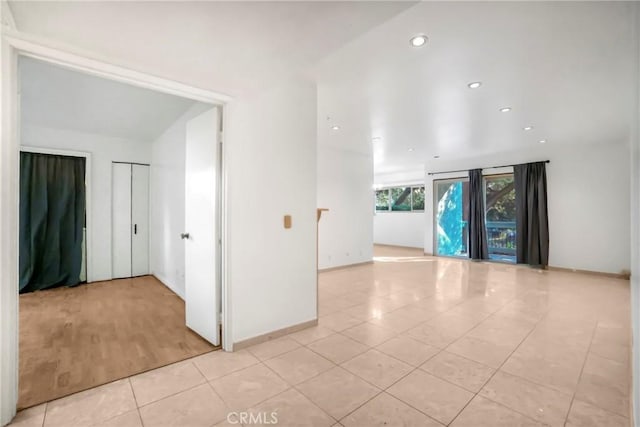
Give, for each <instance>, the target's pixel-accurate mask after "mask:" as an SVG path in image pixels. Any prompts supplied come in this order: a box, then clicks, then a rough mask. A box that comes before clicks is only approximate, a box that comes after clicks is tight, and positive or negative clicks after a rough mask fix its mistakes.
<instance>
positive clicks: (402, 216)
mask: <svg viewBox="0 0 640 427" xmlns="http://www.w3.org/2000/svg"><path fill="white" fill-rule="evenodd" d="M425 203H428V201H425ZM424 229H425V217H424V212H378V213H376V214H375V215H374V216H373V241H374V242H375V243H376V244H381V245H393V246H405V247H408V248H420V249H422V248H424Z"/></svg>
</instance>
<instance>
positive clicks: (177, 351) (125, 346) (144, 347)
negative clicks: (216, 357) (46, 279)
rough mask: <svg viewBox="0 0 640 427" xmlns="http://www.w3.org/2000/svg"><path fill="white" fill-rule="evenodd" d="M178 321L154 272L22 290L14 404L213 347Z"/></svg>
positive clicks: (171, 298) (172, 300)
mask: <svg viewBox="0 0 640 427" xmlns="http://www.w3.org/2000/svg"><path fill="white" fill-rule="evenodd" d="M184 319H185V308H184V301H183V300H182V299H180V298H179V297H178V296H177V295H176V294H174V293H173V292H172V291H170V290H169V289H168V288H167V287H165V286H164V285H163V284H162V283H160V282H159V281H158V280H157V279H156V278H154V277H152V276H144V277H138V278H133V279H120V280H113V281H108V282H95V283H91V284H89V285H82V286H78V287H75V288H57V289H52V290H47V291H40V292H33V293H29V294H24V295H21V296H20V385H19V392H20V396H19V401H18V408H26V407H29V406H33V405H36V404H39V403H42V402H45V401H49V400H53V399H56V398H59V397H61V396H65V395H68V394H71V393H75V392H77V391H80V390H85V389H88V388H91V387H95V386H97V385H100V384H105V383H108V382H111V381H114V380H117V379H120V378H125V377H128V376H131V375H133V374H136V373H140V372H144V371H147V370H150V369H154V368H158V367H160V366H164V365H167V364H170V363H173V362H176V361H179V360H184V359H187V358H190V357H193V356H197V355H199V354H203V353H207V352H210V351H212V350H214V349H215V347H213V346H212V345H210V344H209V343H208V342H206V341H205V340H203V339H202V338H200V337H199V336H198V335H197V334H195V333H193V332H192V331H190V330H189V329H187V327H186V326H185V321H184Z"/></svg>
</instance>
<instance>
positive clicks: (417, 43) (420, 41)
mask: <svg viewBox="0 0 640 427" xmlns="http://www.w3.org/2000/svg"><path fill="white" fill-rule="evenodd" d="M427 41H429V38H428V37H427V36H425V35H424V34H418V35H417V36H413V37H411V40H409V43H411V46H413V47H422V46H424V45H425V44H427Z"/></svg>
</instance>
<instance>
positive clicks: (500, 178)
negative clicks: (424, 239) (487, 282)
mask: <svg viewBox="0 0 640 427" xmlns="http://www.w3.org/2000/svg"><path fill="white" fill-rule="evenodd" d="M433 184H434V189H433V190H434V191H433V195H434V217H435V218H434V219H435V221H434V228H435V229H434V248H435V251H434V253H435V255H444V256H455V257H465V258H466V257H468V251H467V248H468V242H469V228H468V221H469V180H468V179H467V178H457V179H447V180H437V181H434V182H433ZM515 199H516V192H515V187H514V181H513V174H512V173H510V174H504V175H490V176H485V177H484V200H485V224H486V229H487V243H488V246H489V259H490V260H494V261H503V262H515V261H516V203H515V202H516V200H515Z"/></svg>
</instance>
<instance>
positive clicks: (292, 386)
mask: <svg viewBox="0 0 640 427" xmlns="http://www.w3.org/2000/svg"><path fill="white" fill-rule="evenodd" d="M309 351H313V350H311V349H309ZM329 362H331V361H329ZM331 363H332V364H334V363H333V362H331ZM264 366H266V367H267V369H269V370H270V371H271V372H273V373H274V374H275V375H276V376H277V377H278V378H280V379H281V380H282V381H284V382H285V384H287V385H288V386H289V388H287V389H286V390H284V391H282V392H280V393H278V394H277V395H275V396H272V397H269V398H267V399H265V400H263V401H262V402H260V403H263V402H266V401H267V400H269V399H271V398H273V397H276V396H279V395H280V394H282V393H284V392H286V391H288V390H291V389H293V390H295V391H297V392H298V393H300V394H301V395H302V396H304V398H305V399H307V400H308V401H309V402H311V404H312V405H314V406H315V407H316V408H318V409H319V410H320V411H322V412H323V413H325V414H327V416H328V417H329V418H331V419H332V420H333V421H335V422H339V421H338V420H337V419H336V418H335V417H334V416H332V415H331V414H329V413H327V411H325V410H324V409H322V408H321V407H320V406H318V405H317V404H316V403H315V402H314V401H313V400H312V399H311V398H310V397H308V396H307V395H306V394H304V393H303V392H302V390H299V389H298V388H297V387H296V386H297V385H299V384H302V383H303V382H306V381H309V380H311V379H313V378H316V377H318V376H320V375H322V374H324V373H325V372H328V371H330V370H331V369H333V368H335V367H336V366H334V367H332V368H329V369H327V370H326V371H322V372H320V373H319V374H317V375H314V376H313V377H310V378H308V379H306V380H304V381H301V382H300V383H298V384H295V385H294V384H289V382H288V381H287V380H285V379H284V378H283V377H282V376H281V375H280V374H278V373H277V372H276V371H274V370H273V369H271V367H270V366H267V365H264Z"/></svg>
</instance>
